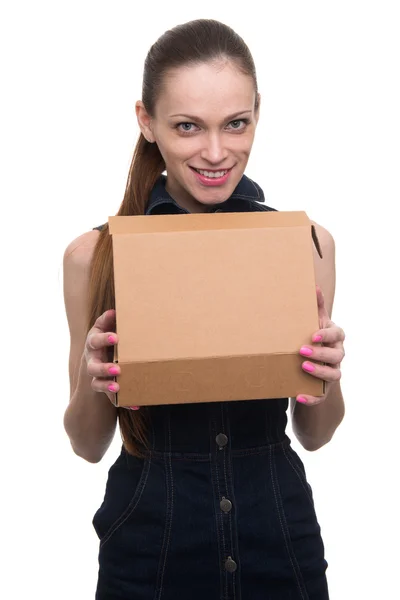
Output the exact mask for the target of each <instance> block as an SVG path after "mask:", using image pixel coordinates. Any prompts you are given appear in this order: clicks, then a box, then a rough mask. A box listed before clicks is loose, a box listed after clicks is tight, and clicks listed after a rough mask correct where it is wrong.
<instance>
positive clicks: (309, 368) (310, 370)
mask: <svg viewBox="0 0 400 600" xmlns="http://www.w3.org/2000/svg"><path fill="white" fill-rule="evenodd" d="M303 369H304V370H305V371H307V372H308V373H313V372H314V371H315V367H314V365H312V364H311V363H309V362H305V363H303Z"/></svg>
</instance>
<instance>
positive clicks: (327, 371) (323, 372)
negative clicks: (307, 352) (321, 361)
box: [301, 361, 342, 383]
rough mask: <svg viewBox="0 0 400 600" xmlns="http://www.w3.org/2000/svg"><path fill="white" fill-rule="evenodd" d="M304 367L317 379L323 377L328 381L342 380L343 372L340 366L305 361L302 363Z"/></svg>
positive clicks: (304, 369)
mask: <svg viewBox="0 0 400 600" xmlns="http://www.w3.org/2000/svg"><path fill="white" fill-rule="evenodd" d="M301 366H302V369H303V371H305V372H306V373H308V374H309V375H312V376H313V377H316V378H317V379H323V380H324V381H327V382H328V383H333V382H335V381H340V379H341V376H342V373H341V370H340V369H339V368H338V367H330V366H328V365H318V364H317V363H314V362H310V361H305V362H303V363H302V365H301Z"/></svg>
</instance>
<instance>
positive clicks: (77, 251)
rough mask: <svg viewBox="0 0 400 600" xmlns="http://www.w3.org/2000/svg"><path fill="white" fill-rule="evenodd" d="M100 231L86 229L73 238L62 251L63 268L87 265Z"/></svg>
mask: <svg viewBox="0 0 400 600" xmlns="http://www.w3.org/2000/svg"><path fill="white" fill-rule="evenodd" d="M99 235H100V231H99V230H98V229H94V230H92V231H86V232H85V233H83V234H82V235H80V236H78V237H77V238H75V239H73V240H72V241H71V242H70V243H69V244H68V246H67V247H66V249H65V251H64V257H63V262H64V268H65V267H67V268H68V267H73V268H74V267H75V268H76V267H77V266H78V267H81V268H82V267H88V266H89V265H90V262H91V260H92V257H93V251H94V249H95V247H96V243H97V240H98V239H99Z"/></svg>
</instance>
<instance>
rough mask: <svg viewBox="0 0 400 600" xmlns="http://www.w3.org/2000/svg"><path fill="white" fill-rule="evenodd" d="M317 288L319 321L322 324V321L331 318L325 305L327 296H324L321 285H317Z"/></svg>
mask: <svg viewBox="0 0 400 600" xmlns="http://www.w3.org/2000/svg"><path fill="white" fill-rule="evenodd" d="M316 290H317V306H318V318H319V322H320V325H321V323H324V322H325V321H326V320H329V314H328V311H327V310H326V307H325V298H324V294H323V291H322V290H321V288H320V287H319V285H317V286H316Z"/></svg>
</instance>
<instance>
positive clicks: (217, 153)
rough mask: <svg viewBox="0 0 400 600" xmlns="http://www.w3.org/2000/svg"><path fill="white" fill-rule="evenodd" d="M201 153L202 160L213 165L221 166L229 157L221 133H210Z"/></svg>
mask: <svg viewBox="0 0 400 600" xmlns="http://www.w3.org/2000/svg"><path fill="white" fill-rule="evenodd" d="M205 139H206V143H205V145H204V147H203V149H202V151H201V153H200V156H201V158H202V159H204V160H205V161H207V162H208V163H210V164H211V165H217V166H218V165H220V164H221V163H223V162H224V160H225V159H226V158H227V156H228V150H227V149H226V148H225V147H224V143H223V139H222V136H221V135H220V134H219V133H210V134H209V135H208V136H207V137H206V138H205Z"/></svg>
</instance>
